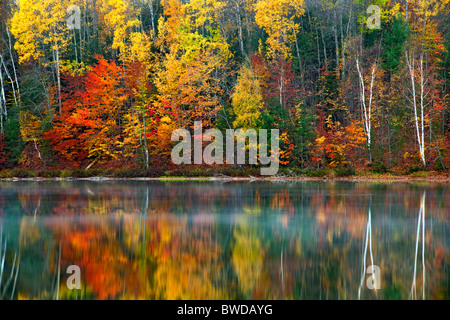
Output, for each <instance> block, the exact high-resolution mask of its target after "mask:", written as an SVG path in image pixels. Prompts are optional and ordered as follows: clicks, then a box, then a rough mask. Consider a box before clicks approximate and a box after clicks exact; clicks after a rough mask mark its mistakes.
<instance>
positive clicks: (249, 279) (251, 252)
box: [233, 221, 264, 298]
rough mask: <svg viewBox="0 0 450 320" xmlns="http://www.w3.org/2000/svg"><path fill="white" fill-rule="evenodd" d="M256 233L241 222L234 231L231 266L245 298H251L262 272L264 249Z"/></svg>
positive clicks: (245, 223)
mask: <svg viewBox="0 0 450 320" xmlns="http://www.w3.org/2000/svg"><path fill="white" fill-rule="evenodd" d="M257 234H258V233H257V232H256V230H253V229H251V228H249V227H248V226H247V222H245V221H244V222H241V223H240V224H239V226H237V227H236V228H235V229H234V234H233V235H234V241H235V243H234V246H233V266H234V271H235V272H236V275H237V277H238V282H239V287H240V289H241V291H242V293H243V295H244V297H246V298H251V297H252V293H253V290H254V289H255V287H256V285H257V284H258V282H259V281H261V274H262V270H263V260H264V248H263V246H262V244H261V241H260V239H259V238H258V235H257Z"/></svg>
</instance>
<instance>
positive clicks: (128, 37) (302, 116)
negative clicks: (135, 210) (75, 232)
mask: <svg viewBox="0 0 450 320" xmlns="http://www.w3.org/2000/svg"><path fill="white" fill-rule="evenodd" d="M371 5H375V6H376V7H375V8H379V9H380V10H379V11H377V10H373V11H370V10H368V8H369V6H371ZM377 12H378V13H379V17H380V24H379V26H377V27H375V28H371V27H370V26H372V24H371V23H373V22H374V21H375V22H376V20H377V16H376V15H377ZM0 22H1V23H0V81H1V83H0V85H1V91H0V169H14V168H16V169H17V168H20V169H26V170H61V169H86V168H89V169H117V168H143V169H149V168H167V167H169V168H170V167H173V166H174V165H173V164H172V163H171V161H170V155H171V151H172V148H173V146H174V142H172V141H171V135H172V132H173V131H175V130H176V129H178V128H183V129H188V130H191V131H192V130H193V126H194V122H195V121H202V123H203V127H204V128H218V129H219V130H221V131H225V130H226V129H237V128H243V129H279V130H280V137H279V139H280V141H279V143H280V155H279V162H280V164H281V166H282V167H283V168H296V169H302V170H341V171H342V170H343V169H346V170H349V171H351V172H356V171H357V172H377V173H385V172H400V173H405V172H406V173H411V172H414V171H419V170H420V171H425V170H429V171H436V172H446V171H447V170H448V169H449V168H450V122H449V120H450V74H449V72H450V36H449V34H448V32H449V25H450V24H449V22H450V1H448V0H371V1H365V0H342V1H337V0H191V1H188V0H17V1H12V0H0Z"/></svg>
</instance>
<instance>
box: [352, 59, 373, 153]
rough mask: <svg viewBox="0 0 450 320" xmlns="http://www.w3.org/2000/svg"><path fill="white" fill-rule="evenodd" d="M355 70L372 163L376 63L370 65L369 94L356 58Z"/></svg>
mask: <svg viewBox="0 0 450 320" xmlns="http://www.w3.org/2000/svg"><path fill="white" fill-rule="evenodd" d="M356 69H357V71H358V76H359V89H360V91H359V98H360V100H361V109H362V112H361V113H362V120H363V124H364V132H365V134H366V138H367V149H368V152H369V161H370V162H372V152H371V147H372V102H373V84H374V81H375V73H376V69H377V64H376V62H375V63H373V65H372V73H371V76H370V84H369V92H368V94H367V93H366V82H365V80H364V74H363V72H362V70H361V67H360V64H359V58H358V57H356Z"/></svg>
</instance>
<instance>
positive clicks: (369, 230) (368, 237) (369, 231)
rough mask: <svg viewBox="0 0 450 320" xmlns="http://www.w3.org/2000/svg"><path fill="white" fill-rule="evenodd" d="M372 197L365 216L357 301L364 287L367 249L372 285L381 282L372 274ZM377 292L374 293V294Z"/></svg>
mask: <svg viewBox="0 0 450 320" xmlns="http://www.w3.org/2000/svg"><path fill="white" fill-rule="evenodd" d="M371 205H372V197H371V198H370V204H369V210H368V214H367V215H368V216H367V227H366V231H365V235H366V237H365V238H366V240H365V244H364V254H363V264H362V275H361V283H360V285H359V289H358V299H361V289H362V287H363V285H364V280H365V275H366V271H367V267H366V263H367V247H369V252H370V265H371V266H372V268H371V269H372V270H371V271H372V277H373V283H374V284H375V283H377V281H381V280H380V279H376V277H375V272H374V268H373V266H374V263H373V252H372V207H371ZM376 292H377V291H375V293H376Z"/></svg>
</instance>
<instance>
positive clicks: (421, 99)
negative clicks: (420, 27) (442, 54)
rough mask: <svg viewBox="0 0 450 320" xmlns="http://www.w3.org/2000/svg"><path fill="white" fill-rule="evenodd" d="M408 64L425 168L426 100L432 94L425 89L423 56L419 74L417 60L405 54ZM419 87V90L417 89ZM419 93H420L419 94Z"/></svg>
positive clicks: (415, 121)
mask: <svg viewBox="0 0 450 320" xmlns="http://www.w3.org/2000/svg"><path fill="white" fill-rule="evenodd" d="M405 55H406V64H407V65H408V73H409V78H410V80H411V89H410V90H409V92H410V95H411V99H410V101H411V102H412V105H413V109H414V125H415V129H416V130H415V131H416V135H417V136H416V137H417V143H418V145H419V153H420V158H421V160H422V163H423V166H424V167H425V166H426V165H427V163H426V158H425V120H424V109H425V106H426V105H425V98H426V97H427V96H428V94H429V93H430V91H429V90H426V89H425V86H426V84H427V81H426V80H425V77H426V75H425V73H424V61H423V59H424V58H423V54H421V55H420V57H419V61H418V74H417V73H416V59H415V57H414V54H411V53H408V52H406V53H405ZM416 78H418V82H419V83H418V85H417V84H416ZM417 86H418V88H417ZM417 91H419V92H417Z"/></svg>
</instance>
